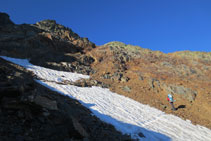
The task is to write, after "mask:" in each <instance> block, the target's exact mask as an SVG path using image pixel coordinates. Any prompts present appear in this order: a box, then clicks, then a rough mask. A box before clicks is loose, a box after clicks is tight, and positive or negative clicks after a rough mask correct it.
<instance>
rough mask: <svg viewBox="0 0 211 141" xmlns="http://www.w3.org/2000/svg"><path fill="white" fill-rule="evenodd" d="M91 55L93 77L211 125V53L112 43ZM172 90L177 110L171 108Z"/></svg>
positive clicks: (127, 93)
mask: <svg viewBox="0 0 211 141" xmlns="http://www.w3.org/2000/svg"><path fill="white" fill-rule="evenodd" d="M89 54H90V55H91V56H92V57H93V58H94V59H95V60H96V61H95V62H94V63H93V64H92V68H93V69H94V70H95V71H96V73H95V74H93V75H92V77H93V79H96V80H98V81H101V82H104V83H106V84H108V85H110V89H111V90H112V91H115V92H117V93H119V94H123V95H125V96H128V97H130V98H132V99H134V100H136V101H139V102H141V103H145V104H149V105H151V106H153V107H156V108H158V109H160V110H162V111H165V112H167V113H172V114H174V115H177V116H179V117H182V118H184V119H189V120H191V121H192V122H193V123H195V124H200V125H204V126H206V127H208V128H211V119H210V117H211V110H210V109H211V74H210V72H211V53H202V52H189V51H185V52H176V53H172V54H164V53H162V52H159V51H151V50H148V49H143V48H140V47H138V46H132V45H125V44H124V43H121V42H110V43H107V44H105V45H103V46H99V47H97V48H95V49H93V50H92V51H91V52H89ZM168 93H172V94H173V96H174V98H175V99H176V102H175V107H176V108H177V109H178V110H177V111H174V112H173V111H171V108H170V105H169V104H168V102H167V100H166V99H167V94H168Z"/></svg>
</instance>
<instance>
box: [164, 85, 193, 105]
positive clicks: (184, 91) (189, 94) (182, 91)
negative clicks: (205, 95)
mask: <svg viewBox="0 0 211 141" xmlns="http://www.w3.org/2000/svg"><path fill="white" fill-rule="evenodd" d="M164 88H165V89H166V90H167V91H168V92H169V93H174V94H179V95H181V96H182V97H184V98H186V99H187V100H189V101H190V102H192V101H194V100H195V98H196V96H197V91H194V90H192V89H190V88H186V87H184V86H178V85H173V84H171V85H164Z"/></svg>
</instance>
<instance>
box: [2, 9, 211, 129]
mask: <svg viewBox="0 0 211 141" xmlns="http://www.w3.org/2000/svg"><path fill="white" fill-rule="evenodd" d="M0 19H1V20H0V55H5V56H10V57H19V58H28V59H29V60H30V62H31V63H33V64H36V65H40V66H44V67H48V68H53V69H57V70H65V71H71V72H78V73H83V74H89V75H90V76H91V79H90V80H82V81H78V82H75V84H74V85H77V86H81V87H87V86H92V85H97V86H102V87H108V88H109V89H110V90H112V91H114V92H117V93H119V94H122V95H125V96H127V97H130V98H132V99H134V100H136V101H139V102H141V103H144V104H149V105H151V106H153V107H156V108H158V109H160V110H162V111H164V112H166V113H171V114H175V115H177V116H179V117H182V118H184V119H189V120H191V121H192V122H193V123H194V124H200V125H203V126H206V127H208V128H211V119H210V117H211V110H210V108H211V81H210V80H211V73H210V72H211V53H205V52H190V51H183V52H175V53H169V54H165V53H162V52H160V51H151V50H149V49H144V48H141V47H138V46H132V45H126V44H124V43H121V42H110V43H107V44H105V45H102V46H96V45H95V44H94V43H92V42H90V41H89V40H88V39H87V38H81V37H79V36H78V35H77V34H76V33H74V32H73V31H72V30H71V29H69V28H67V27H64V26H62V25H59V24H57V23H56V22H55V21H54V20H44V21H41V22H38V23H36V24H31V25H29V24H22V25H16V24H14V23H13V22H12V21H10V19H9V16H8V15H7V14H3V13H1V14H0ZM168 93H172V94H173V96H174V98H175V99H176V102H175V107H176V108H177V111H171V109H170V105H169V103H168V102H167V100H166V97H167V94H168Z"/></svg>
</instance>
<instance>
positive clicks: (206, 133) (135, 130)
mask: <svg viewBox="0 0 211 141" xmlns="http://www.w3.org/2000/svg"><path fill="white" fill-rule="evenodd" d="M2 58H4V59H6V60H8V61H11V62H13V63H16V64H19V65H21V66H24V67H25V68H27V69H28V70H31V71H33V72H34V73H35V74H36V75H37V76H38V78H41V79H43V80H36V81H37V82H38V83H40V84H42V85H44V86H46V87H48V88H50V89H51V90H54V91H57V92H59V93H61V94H63V95H67V96H69V97H70V98H73V99H77V100H78V101H79V102H80V103H81V104H83V105H84V106H85V107H87V108H89V109H90V110H91V111H92V113H93V114H94V115H95V116H97V117H98V118H100V119H101V120H103V121H105V122H107V123H110V124H112V125H113V126H114V127H115V128H116V129H117V130H119V131H121V132H122V133H123V134H130V135H131V137H132V138H133V139H139V140H153V141H156V140H184V141H211V130H210V129H207V128H205V127H203V126H199V125H193V124H192V123H191V122H190V121H185V120H183V119H181V118H179V117H176V116H174V115H169V114H165V113H164V112H162V111H160V110H158V109H155V108H152V107H150V106H148V105H144V104H141V103H139V102H137V101H134V100H132V99H130V98H127V97H125V96H122V95H119V94H116V93H113V92H111V91H110V90H109V89H105V88H100V87H91V88H89V87H76V86H72V85H62V84H58V83H56V82H61V81H63V80H71V81H76V80H78V79H81V78H85V79H86V78H89V76H87V75H81V74H76V73H70V72H62V71H55V70H51V69H46V68H43V67H39V66H35V65H32V64H30V63H29V62H28V61H27V60H24V59H14V58H9V57H2ZM46 80H47V81H46ZM48 80H50V81H51V82H49V81H48ZM140 133H143V135H144V136H145V137H144V138H143V137H140Z"/></svg>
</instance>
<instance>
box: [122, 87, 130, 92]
mask: <svg viewBox="0 0 211 141" xmlns="http://www.w3.org/2000/svg"><path fill="white" fill-rule="evenodd" d="M123 90H124V91H126V92H130V91H131V88H130V87H128V86H124V87H123Z"/></svg>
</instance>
